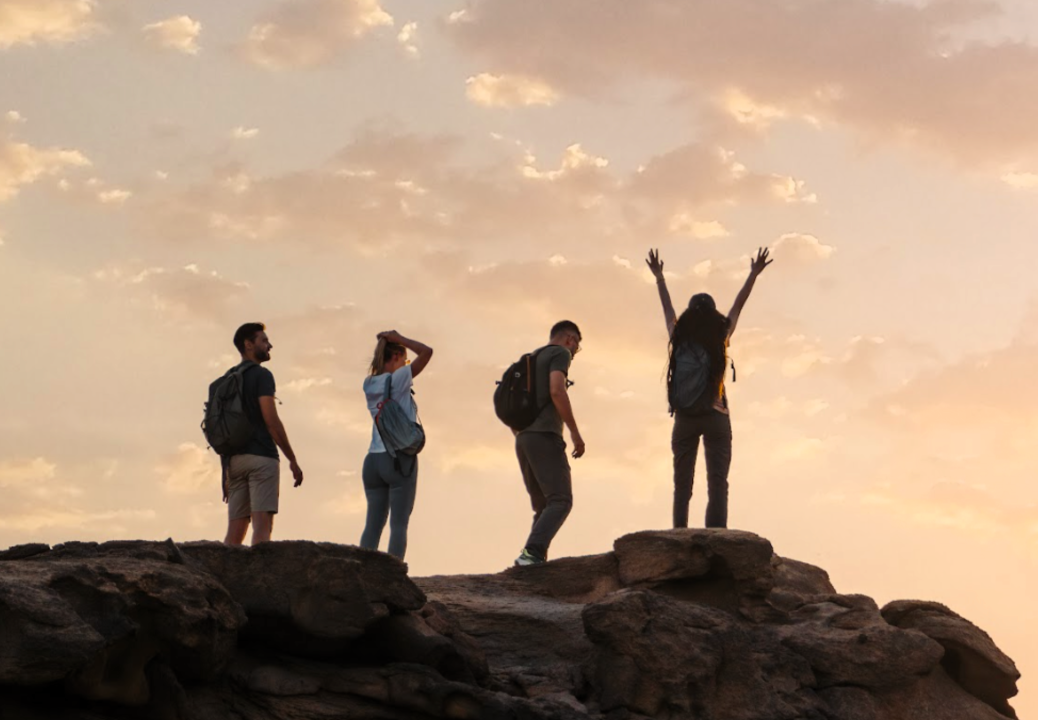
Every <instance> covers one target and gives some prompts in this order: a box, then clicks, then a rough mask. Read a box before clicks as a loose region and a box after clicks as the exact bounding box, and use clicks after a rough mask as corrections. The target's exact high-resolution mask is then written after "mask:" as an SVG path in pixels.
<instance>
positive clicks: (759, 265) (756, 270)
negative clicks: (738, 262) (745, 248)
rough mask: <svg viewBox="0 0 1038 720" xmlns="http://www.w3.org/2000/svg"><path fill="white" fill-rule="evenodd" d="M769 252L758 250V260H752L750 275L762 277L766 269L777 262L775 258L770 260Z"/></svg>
mask: <svg viewBox="0 0 1038 720" xmlns="http://www.w3.org/2000/svg"><path fill="white" fill-rule="evenodd" d="M769 252H770V250H768V248H757V258H756V259H755V260H750V275H753V276H754V277H756V276H757V275H760V274H761V273H762V272H764V268H766V267H767V266H768V265H771V263H773V262H775V260H774V258H772V259H770V260H769V259H768V253H769Z"/></svg>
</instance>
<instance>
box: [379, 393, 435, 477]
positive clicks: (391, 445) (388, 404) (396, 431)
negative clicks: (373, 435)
mask: <svg viewBox="0 0 1038 720" xmlns="http://www.w3.org/2000/svg"><path fill="white" fill-rule="evenodd" d="M392 389H393V375H392V374H390V375H389V376H388V377H387V378H386V393H385V396H384V397H383V398H382V401H381V402H380V403H379V404H378V406H377V407H378V412H377V413H376V414H375V427H376V428H377V429H378V434H379V436H380V437H381V438H382V444H383V445H385V446H386V452H388V453H389V456H390V457H393V458H395V457H396V456H397V454H402V455H417V454H418V453H420V452H421V451H422V448H423V447H425V430H424V429H423V428H422V426H421V424H420V423H417V422H415V421H414V420H412V419H411V418H409V417H407V413H406V412H404V409H403V408H402V407H400V404H399V403H397V402H395V401H394V400H393V399H392V395H391V394H390V393H391V391H392Z"/></svg>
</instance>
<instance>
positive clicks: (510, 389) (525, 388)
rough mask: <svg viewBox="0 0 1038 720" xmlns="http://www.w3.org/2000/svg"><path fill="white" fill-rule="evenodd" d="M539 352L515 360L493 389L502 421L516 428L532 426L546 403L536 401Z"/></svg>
mask: <svg viewBox="0 0 1038 720" xmlns="http://www.w3.org/2000/svg"><path fill="white" fill-rule="evenodd" d="M542 349H543V348H542ZM540 352H541V351H540V350H535V351H534V352H532V353H526V354H525V355H523V356H522V357H521V358H519V359H518V360H517V361H515V362H514V363H512V364H511V365H510V366H509V368H508V369H507V370H505V374H504V375H502V376H501V380H500V381H498V383H497V389H495V390H494V412H495V413H497V417H498V418H499V419H500V420H501V422H503V423H504V424H505V425H507V426H508V427H510V428H512V429H513V430H515V431H516V432H518V431H520V430H525V429H526V428H528V427H530V425H532V424H533V421H534V420H536V419H537V416H538V415H540V414H541V410H543V409H544V408H545V407H547V404H545V405H538V404H537V383H536V381H535V378H534V374H535V371H536V367H537V355H538V354H539V353H540ZM549 402H550V401H549Z"/></svg>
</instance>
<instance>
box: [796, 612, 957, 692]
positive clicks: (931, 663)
mask: <svg viewBox="0 0 1038 720" xmlns="http://www.w3.org/2000/svg"><path fill="white" fill-rule="evenodd" d="M792 618H793V623H792V624H790V625H786V626H783V627H781V628H780V629H779V634H780V636H781V637H782V643H783V644H784V645H785V646H786V647H787V648H789V649H790V650H792V651H793V652H795V653H797V654H798V655H800V656H801V657H803V658H805V659H806V660H807V661H808V663H810V665H811V668H812V670H813V671H814V673H815V677H816V678H817V681H818V687H819V688H824V687H831V686H834V685H855V686H858V687H863V688H868V689H872V690H878V689H883V688H888V687H894V686H897V685H900V684H912V683H913V682H916V681H917V680H918V679H919V678H921V677H923V676H925V675H927V674H929V673H930V672H931V671H932V670H933V669H934V668H936V667H937V665H938V664H939V663H940V661H941V656H942V655H943V654H944V650H943V649H942V648H941V646H940V645H938V644H937V643H936V642H934V641H933V640H931V639H930V638H928V637H927V636H926V635H924V634H923V633H921V632H918V631H915V630H902V629H900V628H896V627H893V626H891V625H890V624H888V623H887V622H886V621H885V620H884V619H883V617H882V616H881V615H880V613H879V608H878V607H877V606H876V603H875V602H874V601H873V600H872V599H871V598H867V597H865V596H862V595H834V596H831V597H830V598H828V599H826V600H825V601H823V602H814V603H807V604H805V605H803V606H801V607H800V608H798V609H797V610H796V611H795V612H794V613H793V616H792Z"/></svg>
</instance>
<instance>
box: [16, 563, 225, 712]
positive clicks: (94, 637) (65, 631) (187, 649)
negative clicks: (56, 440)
mask: <svg viewBox="0 0 1038 720" xmlns="http://www.w3.org/2000/svg"><path fill="white" fill-rule="evenodd" d="M33 557H39V556H38V555H34V556H33ZM244 622H245V615H244V613H243V612H242V610H241V607H240V606H239V605H238V604H237V603H236V602H235V601H234V600H233V598H231V596H230V595H229V594H228V592H227V591H226V590H225V589H224V588H223V587H222V586H221V585H220V584H219V583H217V582H216V581H214V580H213V579H212V578H210V577H208V576H205V575H202V574H199V573H194V572H192V571H190V570H188V569H187V568H185V567H184V566H182V565H178V564H173V563H169V562H166V561H154V560H147V561H141V560H137V559H133V558H126V557H113V556H109V557H92V558H85V559H82V560H75V561H74V560H55V561H53V562H39V561H35V560H25V561H18V562H4V563H0V627H2V628H3V637H4V642H3V643H2V645H0V684H12V685H44V684H47V683H52V682H55V681H62V682H63V683H64V685H65V688H66V689H67V690H68V691H69V692H72V693H74V694H77V695H82V696H85V697H90V698H95V699H111V700H114V701H116V702H120V703H125V704H144V703H146V702H147V701H148V697H149V692H148V687H149V686H148V682H147V679H146V676H145V668H146V667H147V665H148V664H149V663H150V662H151V661H152V660H153V659H154V658H156V657H160V656H161V657H162V658H164V659H166V660H167V661H168V663H169V665H170V667H171V668H172V669H173V671H174V672H175V673H176V674H177V675H178V676H179V677H181V678H185V679H188V680H197V681H207V680H213V679H215V678H216V677H218V676H219V675H220V674H221V673H222V672H223V670H224V669H225V668H226V666H227V665H228V663H229V662H230V660H231V657H232V656H233V653H234V650H235V647H236V644H237V634H238V630H239V629H240V628H241V627H242V626H243V625H244Z"/></svg>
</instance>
